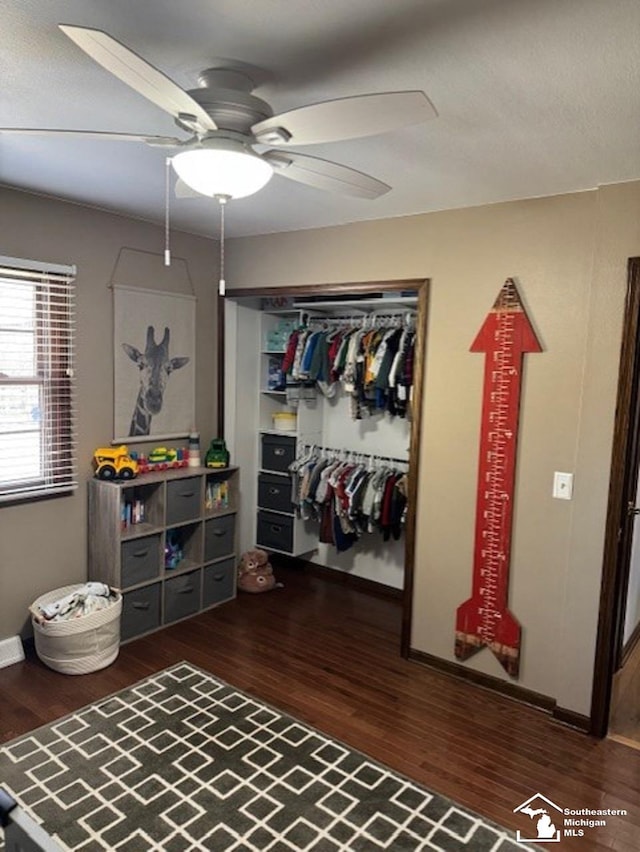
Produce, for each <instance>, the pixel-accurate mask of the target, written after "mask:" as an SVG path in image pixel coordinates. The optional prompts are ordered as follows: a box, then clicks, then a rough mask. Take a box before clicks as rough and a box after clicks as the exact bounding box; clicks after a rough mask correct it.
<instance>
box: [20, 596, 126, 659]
mask: <svg viewBox="0 0 640 852" xmlns="http://www.w3.org/2000/svg"><path fill="white" fill-rule="evenodd" d="M79 588H81V586H79V585H78V584H77V583H76V585H74V586H64V587H63V588H61V589H55V590H54V591H52V592H47V594H46V595H41V596H40V597H39V598H37V600H35V601H34V602H33V603H32V604H31V606H30V607H29V612H30V613H31V623H32V625H33V635H34V639H35V645H36V652H37V654H38V656H39V657H40V659H41V660H42V662H43V663H44V664H45V665H47V666H49V668H50V669H53V670H54V671H56V672H62V674H88V673H89V672H95V671H98V669H103V668H105V667H106V666H108V665H111V663H112V662H113V661H114V660H115V658H116V657H117V656H118V652H119V651H120V616H121V614H122V595H121V594H120V593H119V592H113V594H114V595H115V600H114V602H113V603H112V604H111V606H108V607H105V608H104V609H101V610H99V611H98V612H92V613H91V614H90V615H83V616H80V618H72V619H70V620H69V621H44V620H43V618H42V614H41V612H40V609H39V608H40V607H41V606H46V605H47V604H51V603H54V602H55V601H57V600H59V599H60V598H63V597H65V596H66V595H69V594H71V593H72V592H75V591H77V590H78V589H79Z"/></svg>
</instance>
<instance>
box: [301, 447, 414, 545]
mask: <svg viewBox="0 0 640 852" xmlns="http://www.w3.org/2000/svg"><path fill="white" fill-rule="evenodd" d="M346 455H347V458H344V457H341V456H344V452H343V453H341V454H340V453H339V454H338V455H336V453H335V451H332V450H328V449H327V448H322V447H315V446H314V447H311V448H309V447H305V446H302V447H301V449H300V454H299V456H298V458H296V459H295V460H294V461H293V462H292V464H291V465H290V466H289V472H290V473H291V475H292V483H293V486H292V502H293V503H294V505H295V506H296V511H297V513H298V515H299V517H301V518H303V519H305V520H310V519H314V520H317V521H318V522H319V533H318V538H319V541H321V542H322V543H324V544H330V545H333V546H334V547H335V548H336V550H337V551H338V552H344V551H346V550H349V549H350V548H351V547H353V546H354V544H356V542H357V541H358V540H359V539H360V538H361V536H362V535H363V534H365V533H367V534H370V533H374V532H379V533H381V534H382V537H383V540H384V541H389V540H390V539H391V538H392V537H393V538H394V539H395V540H398V539H399V538H400V536H401V534H402V528H403V525H404V523H405V520H406V510H407V493H408V492H407V474H406V472H405V471H403V470H399V469H398V468H397V467H396V466H394V465H393V464H391V460H384V459H379V460H376V459H374V458H372V457H371V456H365V455H363V454H360V453H355V454H352V453H347V454H346Z"/></svg>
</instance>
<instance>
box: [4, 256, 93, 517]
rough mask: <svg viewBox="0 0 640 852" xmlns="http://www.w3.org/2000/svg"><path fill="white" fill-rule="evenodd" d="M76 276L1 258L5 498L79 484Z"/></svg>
mask: <svg viewBox="0 0 640 852" xmlns="http://www.w3.org/2000/svg"><path fill="white" fill-rule="evenodd" d="M74 277H75V269H74V268H73V267H68V266H55V265H45V264H42V263H38V262H36V261H29V260H19V259H17V258H11V257H0V502H7V501H15V500H25V499H28V498H31V497H44V496H54V495H56V494H62V493H65V492H68V491H71V490H73V489H74V488H76V487H77V482H76V470H75V426H74V379H73V338H74V310H73V298H74V287H73V281H74Z"/></svg>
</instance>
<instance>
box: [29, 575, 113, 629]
mask: <svg viewBox="0 0 640 852" xmlns="http://www.w3.org/2000/svg"><path fill="white" fill-rule="evenodd" d="M110 595H111V591H110V589H109V586H107V585H105V584H104V583H85V584H84V586H79V587H78V588H77V589H76V591H75V592H72V593H71V594H70V595H65V596H64V597H63V598H60V599H59V600H57V601H54V602H53V603H50V604H46V605H45V606H40V607H39V609H40V612H41V613H42V615H43V616H44V617H45V618H46V619H47V621H68V620H70V619H72V618H80V616H82V615H89V614H90V613H92V612H97V611H98V610H100V609H104V608H105V607H107V606H109V604H110V603H111V601H110V600H109V598H110Z"/></svg>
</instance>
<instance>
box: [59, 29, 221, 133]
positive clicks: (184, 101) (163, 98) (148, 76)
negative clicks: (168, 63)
mask: <svg viewBox="0 0 640 852" xmlns="http://www.w3.org/2000/svg"><path fill="white" fill-rule="evenodd" d="M59 27H60V29H61V30H62V32H63V33H64V34H65V35H67V36H69V38H70V39H71V40H72V41H74V42H75V43H76V44H77V45H78V47H79V48H81V49H82V50H84V52H85V53H86V54H88V55H89V56H90V57H91V58H92V59H93V60H94V61H95V62H97V63H98V64H99V65H102V67H103V68H106V70H107V71H109V72H110V73H111V74H113V75H114V76H116V77H117V78H118V79H119V80H122V82H123V83H126V84H127V86H130V87H131V88H132V89H135V91H136V92H138V93H139V94H141V95H143V96H144V97H145V98H147V99H148V100H150V101H152V102H153V103H154V104H156V106H159V107H160V109H163V110H164V111H165V112H168V113H170V114H171V115H172V116H173V117H174V118H181V117H182V116H187V117H189V118H190V117H193V118H194V119H195V122H194V123H195V126H196V127H197V128H198V129H200V130H202V131H208V130H217V126H216V124H215V122H214V121H213V119H212V118H211V116H210V115H209V114H208V113H207V112H205V110H204V109H203V108H202V107H201V106H200V104H198V103H197V102H196V101H194V99H193V98H192V97H191V95H189V94H187V92H185V91H184V89H181V88H180V86H178V85H177V84H176V83H174V82H173V80H170V79H169V77H167V76H166V75H165V74H163V73H162V71H158V69H157V68H154V67H153V65H150V64H149V63H148V62H147V61H146V60H144V59H142V58H141V57H140V56H138V55H137V54H136V53H134V52H133V51H132V50H129V48H128V47H125V46H124V45H123V44H121V43H120V42H119V41H116V39H114V38H112V37H111V36H110V35H107V33H105V32H103V31H102V30H94V29H90V28H88V27H76V26H70V25H68V24H59Z"/></svg>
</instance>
